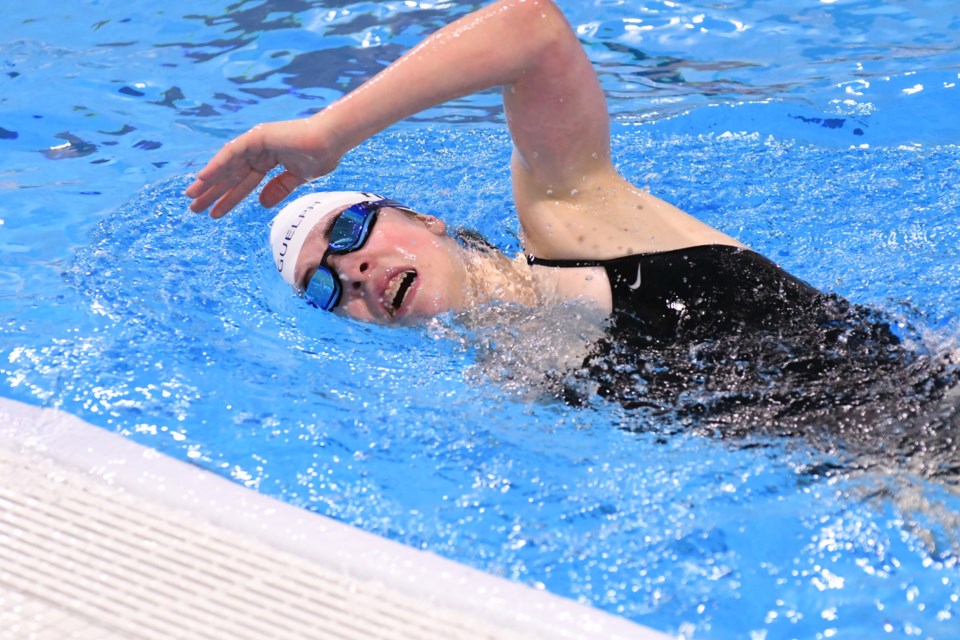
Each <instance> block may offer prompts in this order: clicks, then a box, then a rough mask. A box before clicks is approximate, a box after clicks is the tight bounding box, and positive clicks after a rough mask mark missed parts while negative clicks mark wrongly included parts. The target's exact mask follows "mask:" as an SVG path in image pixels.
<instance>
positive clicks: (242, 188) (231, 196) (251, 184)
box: [201, 170, 263, 218]
mask: <svg viewBox="0 0 960 640" xmlns="http://www.w3.org/2000/svg"><path fill="white" fill-rule="evenodd" d="M261 180H263V174H262V173H260V172H259V171H252V170H251V171H250V172H248V173H247V175H246V176H244V177H243V178H242V179H241V180H240V181H239V182H238V183H237V184H236V186H234V187H233V188H232V189H230V190H229V191H227V192H226V193H225V194H224V195H223V197H222V198H220V199H219V200H217V203H216V204H215V205H214V207H213V209H211V210H210V217H211V218H222V217H223V216H225V215H227V213H228V212H229V211H230V210H231V209H233V208H234V207H235V206H237V205H238V204H240V202H241V201H242V200H243V199H244V198H246V197H247V196H248V195H250V192H251V191H253V190H254V189H255V188H256V186H257V185H258V184H260V181H261ZM201 211H202V209H201Z"/></svg>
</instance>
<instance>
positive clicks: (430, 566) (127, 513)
mask: <svg viewBox="0 0 960 640" xmlns="http://www.w3.org/2000/svg"><path fill="white" fill-rule="evenodd" d="M666 637H667V636H664V635H662V634H660V633H657V632H655V631H652V630H650V629H647V628H645V627H642V626H639V625H636V624H633V623H631V622H629V621H627V620H625V619H622V618H618V617H616V616H613V615H610V614H607V613H604V612H601V611H598V610H596V609H593V608H590V607H588V606H585V605H582V604H578V603H576V602H573V601H571V600H567V599H564V598H561V597H558V596H555V595H552V594H550V593H547V592H545V591H541V590H536V589H533V588H530V587H526V586H523V585H519V584H516V583H513V582H509V581H507V580H503V579H500V578H497V577H495V576H491V575H488V574H485V573H483V572H480V571H477V570H475V569H471V568H469V567H466V566H464V565H461V564H458V563H456V562H453V561H450V560H446V559H444V558H440V557H439V556H436V555H433V554H431V553H427V552H424V551H420V550H417V549H413V548H410V547H406V546H404V545H401V544H398V543H396V542H392V541H390V540H386V539H383V538H380V537H377V536H374V535H372V534H369V533H366V532H364V531H361V530H358V529H355V528H353V527H350V526H347V525H344V524H341V523H339V522H336V521H334V520H331V519H329V518H325V517H323V516H320V515H317V514H313V513H310V512H308V511H305V510H303V509H298V508H296V507H293V506H290V505H287V504H285V503H282V502H279V501H276V500H273V499H271V498H268V497H265V496H262V495H260V494H257V493H255V492H254V491H251V490H249V489H246V488H244V487H241V486H239V485H236V484H234V483H232V482H230V481H228V480H226V479H224V478H222V477H220V476H217V475H215V474H213V473H210V472H207V471H204V470H202V469H200V468H198V467H195V466H193V465H190V464H186V463H184V462H180V461H178V460H174V459H172V458H169V457H167V456H164V455H162V454H159V453H157V452H156V451H154V450H152V449H148V448H146V447H143V446H140V445H138V444H136V443H134V442H132V441H130V440H127V439H126V438H123V437H121V436H119V435H116V434H112V433H109V432H107V431H105V430H103V429H100V428H97V427H94V426H92V425H89V424H87V423H85V422H83V421H82V420H80V419H78V418H76V417H74V416H71V415H69V414H66V413H64V412H61V411H56V410H51V409H42V408H38V407H33V406H30V405H26V404H22V403H19V402H16V401H13V400H8V399H4V398H0V640H8V639H9V640H23V639H28V638H36V639H39V640H47V639H50V640H54V639H55V640H61V639H66V638H79V639H86V638H91V639H106V638H117V639H124V640H134V639H139V638H164V639H168V638H211V639H212V638H230V639H231V640H234V639H236V640H240V639H244V638H251V639H253V638H256V639H258V640H263V639H288V638H289V639H294V638H391V639H394V638H398V639H400V638H402V639H406V638H437V639H441V638H442V639H444V640H446V639H452V638H496V639H498V640H499V639H510V638H564V639H565V638H570V639H574V638H578V639H579V638H584V639H592V638H597V639H600V638H602V639H604V640H613V639H617V638H623V639H627V638H629V639H637V640H654V639H660V638H666Z"/></svg>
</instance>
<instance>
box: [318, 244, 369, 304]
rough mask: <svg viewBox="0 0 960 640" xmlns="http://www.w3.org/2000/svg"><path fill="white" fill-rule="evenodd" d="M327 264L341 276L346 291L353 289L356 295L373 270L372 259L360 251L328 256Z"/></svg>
mask: <svg viewBox="0 0 960 640" xmlns="http://www.w3.org/2000/svg"><path fill="white" fill-rule="evenodd" d="M327 264H329V265H330V266H331V267H333V269H334V271H336V272H337V274H338V275H339V276H340V281H341V283H342V284H343V291H344V293H347V292H348V291H352V292H354V295H357V294H359V293H360V291H361V290H362V289H363V285H364V283H365V282H366V281H367V280H368V279H369V277H370V274H371V272H372V270H371V266H372V265H371V262H370V260H369V259H368V258H365V257H364V256H362V255H361V254H360V253H359V252H352V253H342V254H340V255H335V256H330V257H329V258H327Z"/></svg>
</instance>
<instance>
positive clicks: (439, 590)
mask: <svg viewBox="0 0 960 640" xmlns="http://www.w3.org/2000/svg"><path fill="white" fill-rule="evenodd" d="M0 450H3V451H5V452H7V454H8V456H7V457H6V460H8V461H9V460H11V459H12V460H15V461H16V464H17V465H20V466H21V467H22V468H24V469H26V468H28V467H33V468H35V469H36V468H40V467H42V466H43V465H46V466H45V467H44V468H43V473H44V477H50V475H51V473H53V472H52V471H51V469H53V470H56V469H62V470H63V471H64V472H65V473H73V474H78V475H76V476H75V477H79V478H83V480H76V482H89V483H92V486H97V487H99V489H98V490H106V491H111V492H114V493H116V494H122V495H124V496H127V497H133V498H134V499H136V500H139V501H142V502H143V503H144V508H147V506H149V507H150V509H151V510H152V511H151V518H154V517H157V516H156V514H157V513H159V512H160V511H162V512H164V513H167V514H168V515H169V517H170V518H171V522H176V521H177V519H178V518H180V519H182V518H183V517H184V516H185V515H186V516H187V517H188V518H190V519H191V520H196V521H202V522H204V523H206V524H207V525H209V526H212V527H216V528H218V529H220V530H221V531H223V532H226V533H229V534H231V535H236V536H240V537H241V538H247V539H253V540H255V541H257V542H259V543H261V544H262V545H265V546H266V547H267V548H269V549H273V550H276V551H278V552H281V553H284V554H287V555H289V556H291V557H294V558H299V559H302V562H303V563H305V564H310V565H315V566H317V567H319V568H322V570H324V571H327V572H335V573H336V574H337V575H338V576H340V577H341V579H342V580H345V581H346V583H345V584H348V587H347V589H348V590H349V589H355V590H358V591H360V592H362V591H364V590H367V591H370V592H371V593H376V594H379V597H382V598H384V599H389V597H390V594H396V596H397V598H399V601H401V602H403V603H405V604H404V606H405V607H407V608H409V606H420V607H422V608H423V609H424V615H425V616H431V615H434V616H436V615H439V618H440V619H442V620H449V619H451V617H459V618H461V621H460V623H457V624H454V625H453V627H454V628H458V629H460V630H461V631H460V632H458V633H457V637H477V638H479V637H497V638H502V637H534V638H604V639H607V638H609V639H613V638H637V639H644V640H646V639H647V638H649V639H654V638H662V637H664V636H662V635H661V634H659V633H657V632H654V631H652V630H649V629H647V628H644V627H641V626H639V625H636V624H633V623H631V622H629V621H627V620H624V619H622V618H618V617H616V616H612V615H610V614H606V613H604V612H601V611H598V610H595V609H592V608H590V607H587V606H584V605H580V604H577V603H575V602H572V601H570V600H567V599H564V598H560V597H558V596H554V595H552V594H549V593H546V592H543V591H538V590H535V589H532V588H529V587H525V586H523V585H518V584H515V583H512V582H509V581H507V580H503V579H499V578H496V577H494V576H490V575H488V574H485V573H482V572H480V571H477V570H474V569H471V568H469V567H466V566H463V565H460V564H458V563H455V562H452V561H449V560H446V559H443V558H440V557H438V556H435V555H433V554H430V553H427V552H423V551H418V550H416V549H412V548H409V547H406V546H403V545H401V544H398V543H395V542H392V541H389V540H385V539H383V538H379V537H377V536H374V535H372V534H368V533H366V532H363V531H360V530H357V529H355V528H353V527H349V526H347V525H344V524H341V523H339V522H336V521H333V520H330V519H328V518H325V517H322V516H319V515H316V514H313V513H310V512H307V511H304V510H302V509H298V508H296V507H293V506H291V505H287V504H284V503H282V502H279V501H276V500H273V499H271V498H268V497H265V496H262V495H260V494H257V493H255V492H253V491H250V490H247V489H244V488H243V487H240V486H238V485H236V484H234V483H232V482H230V481H228V480H226V479H224V478H222V477H220V476H217V475H215V474H212V473H209V472H206V471H204V470H202V469H199V468H197V467H194V466H192V465H189V464H186V463H184V462H181V461H178V460H174V459H172V458H169V457H167V456H164V455H162V454H159V453H157V452H155V451H153V450H151V449H148V448H146V447H143V446H140V445H138V444H136V443H134V442H132V441H130V440H127V439H125V438H123V437H121V436H118V435H116V434H112V433H109V432H107V431H105V430H103V429H100V428H98V427H94V426H92V425H89V424H87V423H85V422H83V421H82V420H80V419H78V418H76V417H74V416H71V415H69V414H66V413H64V412H61V411H56V410H51V409H42V408H38V407H33V406H30V405H26V404H22V403H19V402H16V401H13V400H9V399H5V398H0ZM11 456H12V457H11ZM3 464H4V462H3V458H0V466H2V465H3ZM7 465H8V466H9V462H8V463H7ZM7 472H8V473H4V470H3V469H2V468H0V478H3V477H4V476H7V477H8V478H13V482H12V485H13V486H6V485H7V484H8V482H7V481H4V486H0V491H3V492H6V493H9V492H15V491H16V490H17V488H16V484H17V481H16V478H14V477H13V476H14V474H13V473H12V472H11V471H10V469H7ZM37 477H40V476H37ZM3 497H4V496H3V494H0V520H2V518H4V517H5V516H6V515H8V514H5V513H4V511H5V510H6V511H8V512H9V510H10V506H9V504H10V502H9V500H8V501H4V499H3ZM158 510H160V511H158ZM3 544H6V541H5V539H4V537H3V532H0V545H3ZM6 575H8V574H7V573H5V572H4V569H3V568H0V588H2V587H3V586H4V577H5V576H6ZM8 588H9V587H8ZM0 596H2V593H0ZM2 602H3V601H2V598H0V608H2V606H3V605H2ZM263 606H268V604H267V603H265V604H264V605H263ZM2 613H3V612H2V611H0V617H2ZM368 613H369V612H367V611H362V610H358V611H356V612H355V615H356V616H357V617H358V618H360V617H363V616H364V615H367V614H368ZM437 628H439V627H437ZM464 629H466V631H464ZM411 631H412V633H411V634H410V635H409V636H407V637H441V635H445V634H449V633H450V630H449V629H445V630H444V631H442V632H438V633H436V634H433V635H431V633H430V632H429V630H426V631H425V630H424V629H422V628H421V629H418V630H411ZM464 634H465V635H464ZM143 637H151V636H150V635H145V636H143Z"/></svg>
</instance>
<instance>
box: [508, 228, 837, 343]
mask: <svg viewBox="0 0 960 640" xmlns="http://www.w3.org/2000/svg"><path fill="white" fill-rule="evenodd" d="M527 262H528V263H529V264H531V265H541V266H545V267H566V268H569V267H603V268H604V269H605V270H606V272H607V278H608V279H609V281H610V288H611V291H612V293H613V315H614V317H615V318H619V319H620V320H619V322H620V323H621V324H622V323H623V322H625V321H627V319H628V318H629V319H631V320H633V321H635V322H639V323H642V324H643V326H644V329H645V331H646V333H647V334H649V335H650V336H651V337H656V338H660V339H666V340H670V339H675V338H677V337H678V336H680V335H684V336H688V337H689V336H691V335H697V336H702V337H707V336H710V335H718V334H720V333H724V332H729V331H732V330H742V329H745V328H749V327H755V328H761V327H763V328H770V327H772V326H774V325H775V324H776V323H778V322H781V321H783V320H784V319H785V318H789V317H793V316H796V315H797V314H801V313H806V312H807V310H808V309H809V308H811V307H813V306H816V305H818V304H820V301H821V300H822V298H823V295H822V294H821V293H820V292H819V291H817V290H816V289H814V288H813V287H811V286H810V285H808V284H807V283H805V282H803V281H802V280H799V279H797V278H795V277H793V276H792V275H790V274H789V273H787V272H786V271H784V270H783V269H781V268H780V267H778V266H777V265H776V264H774V263H773V262H771V261H770V260H767V259H766V258H764V257H763V256H761V255H760V254H758V253H756V252H754V251H750V250H748V249H742V248H740V247H733V246H729V245H705V246H696V247H689V248H685V249H677V250H674V251H664V252H659V253H641V254H636V255H631V256H625V257H623V258H614V259H611V260H544V259H541V258H536V257H534V256H528V257H527Z"/></svg>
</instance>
